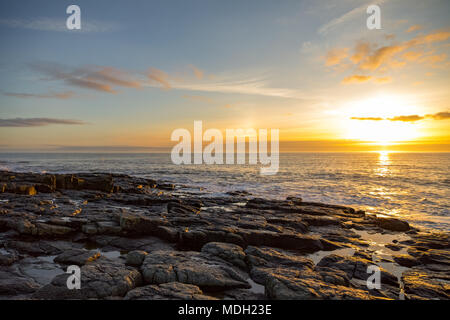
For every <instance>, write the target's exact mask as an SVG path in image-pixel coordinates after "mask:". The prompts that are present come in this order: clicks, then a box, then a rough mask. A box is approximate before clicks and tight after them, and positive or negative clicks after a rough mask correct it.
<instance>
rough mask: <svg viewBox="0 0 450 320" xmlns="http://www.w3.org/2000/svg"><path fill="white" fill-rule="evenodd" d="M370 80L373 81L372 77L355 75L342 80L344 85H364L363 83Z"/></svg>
mask: <svg viewBox="0 0 450 320" xmlns="http://www.w3.org/2000/svg"><path fill="white" fill-rule="evenodd" d="M370 79H372V77H371V76H362V75H353V76H349V77H346V78H344V80H342V83H344V84H350V83H362V82H367V81H369V80H370Z"/></svg>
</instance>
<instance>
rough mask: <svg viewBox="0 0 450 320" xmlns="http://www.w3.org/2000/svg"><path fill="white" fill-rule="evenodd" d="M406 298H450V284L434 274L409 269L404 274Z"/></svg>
mask: <svg viewBox="0 0 450 320" xmlns="http://www.w3.org/2000/svg"><path fill="white" fill-rule="evenodd" d="M402 281H403V287H404V291H405V295H406V298H408V299H417V297H420V298H427V299H448V298H449V292H450V285H448V284H447V283H445V282H440V281H437V279H435V278H434V277H433V276H432V274H430V273H427V272H425V271H419V270H408V271H406V272H405V273H403V275H402Z"/></svg>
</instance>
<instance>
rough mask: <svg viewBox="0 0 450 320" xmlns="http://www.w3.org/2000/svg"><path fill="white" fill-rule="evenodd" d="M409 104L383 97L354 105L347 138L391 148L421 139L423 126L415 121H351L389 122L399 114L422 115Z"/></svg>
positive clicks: (350, 114) (389, 96)
mask: <svg viewBox="0 0 450 320" xmlns="http://www.w3.org/2000/svg"><path fill="white" fill-rule="evenodd" d="M405 101H406V102H405ZM407 101H408V100H407V99H405V100H402V98H401V97H398V96H391V95H382V96H377V97H374V98H370V99H366V100H362V101H356V102H352V103H351V104H349V106H348V108H347V110H346V117H347V118H346V119H345V126H346V128H345V130H346V139H352V140H360V141H366V142H371V143H374V144H376V145H380V146H387V145H391V144H394V143H396V142H400V141H411V140H415V139H417V138H419V137H420V130H419V126H420V124H418V123H415V122H402V121H389V120H350V118H351V117H359V118H380V119H387V118H391V117H395V116H398V115H411V114H417V113H418V114H421V112H420V108H418V107H416V106H414V105H411V103H409V102H407Z"/></svg>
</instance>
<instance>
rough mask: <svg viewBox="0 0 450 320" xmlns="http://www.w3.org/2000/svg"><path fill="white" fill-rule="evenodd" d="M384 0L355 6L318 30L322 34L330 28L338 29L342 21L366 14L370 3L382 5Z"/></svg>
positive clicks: (375, 0)
mask: <svg viewBox="0 0 450 320" xmlns="http://www.w3.org/2000/svg"><path fill="white" fill-rule="evenodd" d="M384 2H386V0H374V1H371V2H368V3H367V4H365V5H362V6H359V7H356V8H354V9H352V10H350V11H348V12H346V13H344V14H343V15H341V16H339V17H337V18H335V19H333V20H331V21H330V22H328V23H326V24H324V25H322V26H321V27H320V28H319V29H318V30H317V32H318V33H319V34H320V35H326V34H327V33H328V32H329V31H330V30H334V29H336V27H337V26H338V25H340V24H341V23H344V22H347V21H349V20H351V19H353V18H355V17H358V16H360V15H363V14H365V13H366V10H367V7H368V6H369V5H381V4H383V3H384Z"/></svg>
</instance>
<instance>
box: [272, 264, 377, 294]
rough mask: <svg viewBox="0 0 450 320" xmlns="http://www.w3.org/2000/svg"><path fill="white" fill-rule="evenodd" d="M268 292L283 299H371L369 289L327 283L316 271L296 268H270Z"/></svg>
mask: <svg viewBox="0 0 450 320" xmlns="http://www.w3.org/2000/svg"><path fill="white" fill-rule="evenodd" d="M270 270H271V272H270V273H269V274H268V275H267V283H266V293H267V296H268V297H269V298H270V299H281V300H305V299H306V300H315V299H339V300H363V299H370V298H371V297H370V295H369V293H368V292H367V291H363V290H361V289H356V288H350V287H345V286H341V285H333V284H329V283H325V282H324V281H323V280H322V279H321V278H320V277H319V276H317V275H316V274H314V273H311V272H306V271H305V270H303V271H297V270H295V269H283V268H280V269H270Z"/></svg>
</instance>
